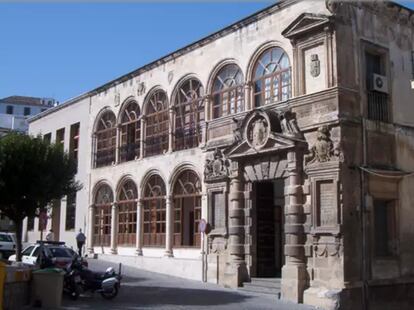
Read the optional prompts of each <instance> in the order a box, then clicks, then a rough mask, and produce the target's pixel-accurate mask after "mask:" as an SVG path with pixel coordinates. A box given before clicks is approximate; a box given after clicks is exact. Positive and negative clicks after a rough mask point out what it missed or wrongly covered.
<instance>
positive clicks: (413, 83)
mask: <svg viewBox="0 0 414 310" xmlns="http://www.w3.org/2000/svg"><path fill="white" fill-rule="evenodd" d="M411 89H414V80H411Z"/></svg>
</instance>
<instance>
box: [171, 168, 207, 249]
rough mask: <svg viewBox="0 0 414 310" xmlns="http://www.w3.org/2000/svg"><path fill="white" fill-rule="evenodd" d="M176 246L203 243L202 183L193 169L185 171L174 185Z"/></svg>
mask: <svg viewBox="0 0 414 310" xmlns="http://www.w3.org/2000/svg"><path fill="white" fill-rule="evenodd" d="M173 195H174V246H195V247H199V246H200V244H201V236H200V232H199V231H198V225H199V223H200V219H201V183H200V179H199V178H198V176H197V174H196V173H194V172H193V171H191V170H186V171H183V172H182V173H181V174H180V175H179V177H178V179H177V181H176V183H175V185H174V194H173Z"/></svg>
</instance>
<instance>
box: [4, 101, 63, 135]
mask: <svg viewBox="0 0 414 310" xmlns="http://www.w3.org/2000/svg"><path fill="white" fill-rule="evenodd" d="M55 103H56V101H55V99H53V98H36V97H26V96H10V97H6V98H3V99H0V132H7V131H10V130H15V131H19V132H27V130H28V129H29V125H28V123H27V119H28V118H29V117H31V116H33V115H36V114H38V113H41V112H44V111H46V110H47V109H49V108H51V107H53V106H54V105H55Z"/></svg>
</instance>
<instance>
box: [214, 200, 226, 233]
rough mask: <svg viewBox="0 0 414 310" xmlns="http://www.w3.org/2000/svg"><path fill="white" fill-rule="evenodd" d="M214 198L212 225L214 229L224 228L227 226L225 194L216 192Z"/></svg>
mask: <svg viewBox="0 0 414 310" xmlns="http://www.w3.org/2000/svg"><path fill="white" fill-rule="evenodd" d="M211 196H212V197H211V198H212V223H213V226H214V228H223V227H225V226H226V204H225V201H224V193H222V192H214V193H212V195H211Z"/></svg>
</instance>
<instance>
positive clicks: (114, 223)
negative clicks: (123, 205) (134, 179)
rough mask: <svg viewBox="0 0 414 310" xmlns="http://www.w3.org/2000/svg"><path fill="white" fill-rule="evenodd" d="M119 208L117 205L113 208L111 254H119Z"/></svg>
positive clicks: (114, 204) (113, 205)
mask: <svg viewBox="0 0 414 310" xmlns="http://www.w3.org/2000/svg"><path fill="white" fill-rule="evenodd" d="M117 223H118V206H117V205H116V203H113V204H112V207H111V250H110V251H111V254H117V243H118V242H117V241H118V240H117V237H118V225H117Z"/></svg>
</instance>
